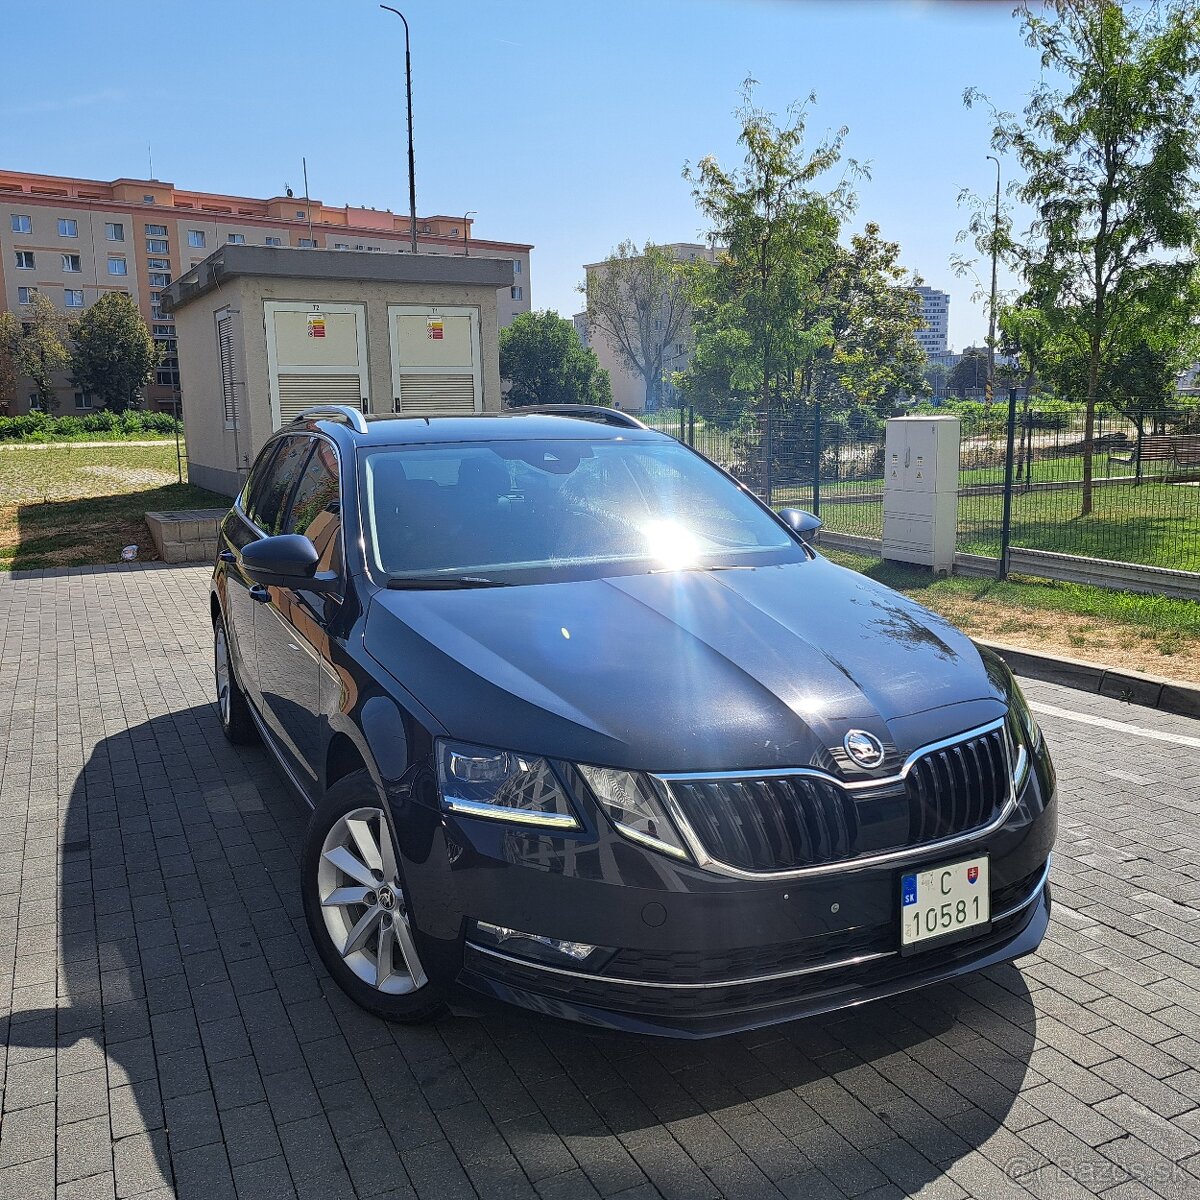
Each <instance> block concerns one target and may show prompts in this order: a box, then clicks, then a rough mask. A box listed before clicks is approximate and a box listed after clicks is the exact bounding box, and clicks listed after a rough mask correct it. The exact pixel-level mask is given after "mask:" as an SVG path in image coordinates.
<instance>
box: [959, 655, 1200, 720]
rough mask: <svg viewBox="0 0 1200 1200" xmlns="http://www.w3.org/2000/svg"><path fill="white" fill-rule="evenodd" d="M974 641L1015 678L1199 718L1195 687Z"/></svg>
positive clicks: (1198, 692)
mask: <svg viewBox="0 0 1200 1200" xmlns="http://www.w3.org/2000/svg"><path fill="white" fill-rule="evenodd" d="M976 641H978V642H979V644H980V645H981V646H987V647H988V648H989V649H991V650H994V651H995V652H996V653H997V654H999V655H1000V657H1001V658H1002V659H1004V661H1005V662H1006V663H1008V665H1009V667H1011V668H1012V670H1013V673H1014V674H1016V675H1027V676H1029V677H1030V678H1031V679H1041V680H1044V681H1045V682H1047V683H1059V684H1062V685H1063V686H1065V687H1073V688H1079V690H1080V691H1084V692H1096V693H1098V694H1099V695H1101V696H1111V697H1113V699H1115V700H1124V701H1126V702H1127V703H1129V704H1141V705H1144V706H1145V707H1147V708H1157V709H1160V710H1161V711H1163V712H1169V713H1178V714H1179V715H1180V716H1184V717H1200V685H1198V684H1194V683H1182V682H1181V681H1179V680H1177V679H1162V678H1160V677H1159V676H1157V675H1143V674H1142V673H1141V672H1140V671H1118V670H1117V669H1116V668H1114V667H1106V666H1105V665H1104V664H1103V663H1094V662H1087V661H1086V660H1084V659H1078V658H1060V657H1057V656H1054V655H1050V654H1039V653H1038V652H1037V651H1036V650H1027V649H1025V648H1024V647H1023V646H1009V645H1007V644H1006V643H1004V642H989V641H984V640H983V639H981V638H977V639H976Z"/></svg>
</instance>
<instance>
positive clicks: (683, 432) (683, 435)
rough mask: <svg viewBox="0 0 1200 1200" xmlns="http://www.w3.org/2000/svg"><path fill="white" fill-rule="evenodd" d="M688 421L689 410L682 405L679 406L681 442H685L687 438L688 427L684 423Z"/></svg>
mask: <svg viewBox="0 0 1200 1200" xmlns="http://www.w3.org/2000/svg"><path fill="white" fill-rule="evenodd" d="M686 420H687V410H686V409H685V408H684V407H683V405H682V404H681V405H680V406H679V440H680V441H681V442H682V441H685V440H686V437H687V426H686V425H685V424H684V422H685V421H686Z"/></svg>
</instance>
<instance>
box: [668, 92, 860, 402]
mask: <svg viewBox="0 0 1200 1200" xmlns="http://www.w3.org/2000/svg"><path fill="white" fill-rule="evenodd" d="M754 87H755V82H754V80H750V79H748V80H747V81H746V83H745V85H744V88H743V100H742V105H741V107H740V108H739V109H738V110H737V114H736V115H737V119H738V121H739V123H740V125H741V133H740V136H739V138H738V141H739V143H740V144H741V145H742V146H743V147H744V148H745V156H744V161H743V164H742V166H741V167H740V168H736V169H733V170H727V169H725V168H723V167H722V166H721V165H720V163H718V162H717V160H716V159H715V158H714V157H712V156H711V155H710V156H708V157H706V158H703V159H701V160H700V162H699V163H697V164H696V165H695V166H694V167H692V166H685V168H684V177H685V178H686V179H687V180H688V181H689V182H690V183H691V184H692V193H693V195H694V197H695V199H696V203H697V205H698V207H699V209H700V211H701V213H702V214H703V215H704V217H705V218H706V219H707V220H708V222H709V224H710V226H711V235H710V236H711V238H712V240H713V242H714V244H715V245H718V246H720V247H722V249H721V250H720V252H719V253H718V255H717V260H716V262H715V263H713V264H711V265H710V264H701V263H695V264H692V267H693V270H692V271H691V272H690V276H691V280H692V289H691V294H692V300H693V305H694V308H695V336H696V351H695V356H694V364H693V369H692V370H690V371H689V372H685V373H684V378H683V380H682V383H683V388H684V391H685V393H687V394H689V395H691V396H697V397H700V398H701V399H703V398H704V397H705V396H707V397H708V398H709V399H710V400H713V401H715V400H716V399H717V397H716V396H715V393H714V389H716V388H718V387H719V386H720V381H721V380H724V381H725V387H726V395H727V397H729V396H732V397H735V398H746V399H748V398H751V397H753V399H754V402H755V403H756V406H757V408H758V411H759V413H760V415H761V416H763V417H767V416H769V414H770V411H771V407H772V404H776V403H783V404H786V403H788V402H789V401H790V400H792V399H793V398H794V396H795V386H796V377H797V375H796V373H797V371H798V370H799V369H800V368H801V366H802V365H803V364H804V363H806V362H807V361H808V360H809V359H811V357H812V356H813V354H814V352H815V351H816V350H817V348H819V347H822V346H827V345H828V344H829V343H830V340H831V338H832V332H831V329H830V324H829V321H828V319H827V318H826V317H815V316H814V314H815V313H816V308H817V305H818V302H819V299H820V296H819V284H818V279H819V276H820V274H821V272H822V270H823V269H824V268H825V267H826V266H827V265H828V264H829V263H830V262H831V261H832V259H833V258H834V257H835V256H836V253H837V232H838V228H839V224H840V220H841V218H842V217H843V216H844V215H846V214H847V213H848V212H849V211H850V209H851V207H852V205H853V194H852V192H851V191H850V185H849V176H850V175H852V174H853V173H854V172H855V170H856V169H857V168H856V167H855V164H853V163H850V164H848V165H847V168H846V171H847V174H846V176H845V177H843V179H842V181H841V182H840V183H838V184H836V185H835V186H834V187H833V188H832V189H830V190H829V191H825V192H822V191H820V190H818V187H817V185H818V182H819V180H820V179H821V177H822V176H823V175H824V174H825V173H826V172H828V171H829V170H831V169H832V168H833V167H835V166H837V165H838V163H839V162H840V161H841V158H842V143H843V140H844V137H845V133H846V131H845V130H844V129H841V130H839V131H837V132H836V133H835V134H833V135H832V136H831V137H829V138H827V139H825V140H823V141H822V142H821V143H819V144H818V146H817V147H816V149H814V150H813V151H811V152H808V151H807V150H806V149H805V145H804V139H805V124H806V118H807V105H801V106H797V107H794V108H792V109H791V110H790V111H789V113H788V115H787V120H786V122H785V123H783V124H779V123H778V122H777V120H776V118H775V116H774V114H772V113H769V112H766V111H765V110H763V109H762V108H760V107H758V106H757V105H755V103H754ZM812 99H813V98H812V97H811V96H810V97H809V104H811V103H812Z"/></svg>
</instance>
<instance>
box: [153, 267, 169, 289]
mask: <svg viewBox="0 0 1200 1200" xmlns="http://www.w3.org/2000/svg"><path fill="white" fill-rule="evenodd" d="M149 274H150V279H149V282H150V286H151V287H157V288H165V287H167V286H169V285H170V282H171V276H170V275H168V274H167V273H166V272H165V271H151V272H150V273H149Z"/></svg>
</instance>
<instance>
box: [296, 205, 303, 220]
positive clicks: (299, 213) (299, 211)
mask: <svg viewBox="0 0 1200 1200" xmlns="http://www.w3.org/2000/svg"><path fill="white" fill-rule="evenodd" d="M296 220H297V221H303V220H304V209H302V208H298V209H296Z"/></svg>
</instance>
